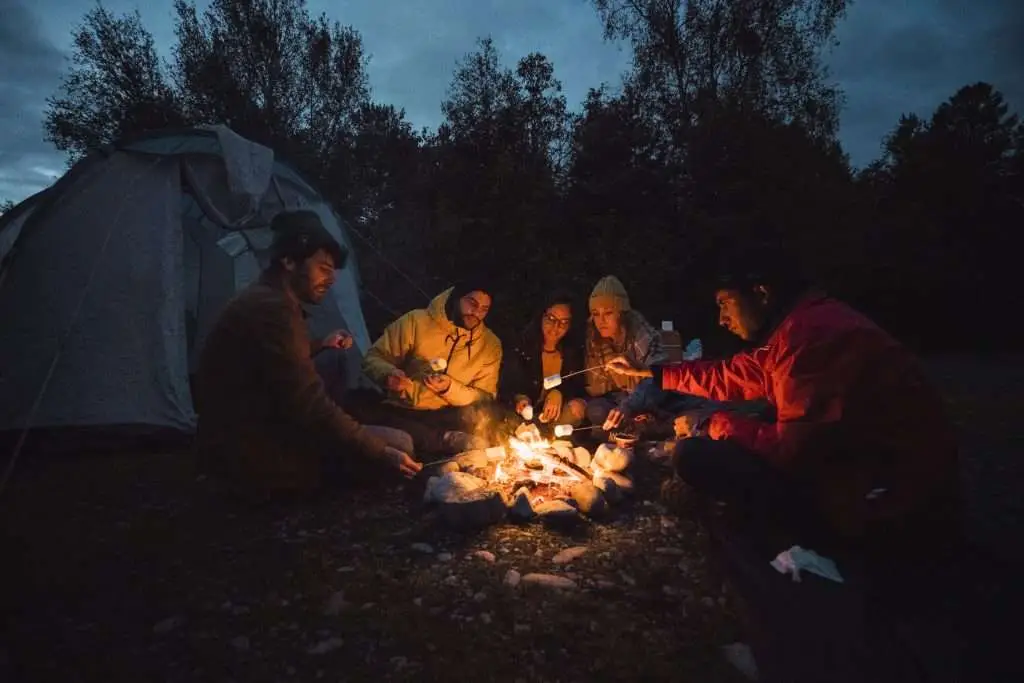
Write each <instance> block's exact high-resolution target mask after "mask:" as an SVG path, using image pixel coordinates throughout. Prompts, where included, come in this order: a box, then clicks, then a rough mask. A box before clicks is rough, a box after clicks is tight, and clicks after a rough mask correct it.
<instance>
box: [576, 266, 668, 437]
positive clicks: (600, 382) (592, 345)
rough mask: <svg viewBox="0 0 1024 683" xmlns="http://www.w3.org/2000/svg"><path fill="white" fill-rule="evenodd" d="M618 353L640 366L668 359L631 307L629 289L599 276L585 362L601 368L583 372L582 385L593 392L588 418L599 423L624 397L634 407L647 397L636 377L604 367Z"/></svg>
mask: <svg viewBox="0 0 1024 683" xmlns="http://www.w3.org/2000/svg"><path fill="white" fill-rule="evenodd" d="M616 357H625V358H629V359H630V362H631V363H634V364H635V365H636V367H643V368H647V367H650V366H652V365H656V364H660V363H664V362H666V361H667V360H668V356H667V354H666V352H665V350H664V348H663V347H662V343H661V335H660V334H658V332H657V330H655V329H654V328H653V327H652V326H651V324H650V323H649V322H647V320H646V319H645V318H644V317H643V316H642V315H641V314H640V313H639V312H638V311H634V310H633V309H632V308H631V307H630V305H629V295H628V294H627V293H626V288H625V287H623V286H622V283H621V282H620V281H619V279H618V278H617V277H615V276H614V275H608V276H606V277H603V278H601V279H600V280H599V281H598V283H597V285H596V286H595V287H594V291H593V292H591V294H590V324H589V325H588V326H587V337H586V360H585V362H584V367H587V368H594V367H599V368H600V369H598V370H592V371H590V372H588V373H586V378H587V379H586V390H587V394H588V395H590V396H591V397H592V398H591V399H590V400H588V401H587V419H588V420H589V421H590V422H591V424H595V425H603V424H604V423H605V421H606V420H607V418H608V415H609V414H610V413H612V412H613V411H618V410H621V409H623V408H624V407H625V406H626V405H627V402H628V404H629V405H630V407H632V408H634V411H633V412H635V408H636V407H638V406H640V405H641V404H643V403H644V402H645V401H646V399H647V397H646V396H645V395H642V394H643V393H644V392H643V389H644V387H641V379H640V378H636V377H630V376H627V375H622V374H617V373H614V372H610V371H608V370H606V369H604V365H605V364H606V363H608V362H609V361H611V360H612V359H613V358H616ZM650 384H651V383H650V382H647V385H650ZM645 386H646V385H645ZM638 388H640V391H639V392H638V391H637V390H638Z"/></svg>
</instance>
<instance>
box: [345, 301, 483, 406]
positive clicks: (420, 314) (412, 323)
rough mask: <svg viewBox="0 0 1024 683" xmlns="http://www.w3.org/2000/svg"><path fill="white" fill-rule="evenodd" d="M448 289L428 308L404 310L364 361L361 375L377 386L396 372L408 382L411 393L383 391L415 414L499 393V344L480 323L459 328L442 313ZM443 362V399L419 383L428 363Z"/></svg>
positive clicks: (474, 401)
mask: <svg viewBox="0 0 1024 683" xmlns="http://www.w3.org/2000/svg"><path fill="white" fill-rule="evenodd" d="M451 293H452V289H447V290H445V291H444V292H442V293H441V294H438V295H437V296H436V297H434V300H433V301H431V302H430V306H428V307H427V308H419V309H416V310H414V311H409V312H408V313H406V314H405V315H403V316H402V317H401V318H399V319H398V320H396V321H395V322H393V323H391V324H390V325H388V326H387V327H386V328H385V329H384V334H382V335H381V336H380V338H379V339H378V340H377V341H376V342H374V344H373V346H371V347H370V350H369V351H367V353H366V357H365V358H364V359H363V372H365V373H366V375H367V377H369V378H370V379H371V380H373V381H374V382H375V383H377V384H378V385H379V386H381V387H386V382H387V378H388V375H389V374H391V372H392V371H394V370H395V369H396V368H397V369H400V370H402V371H403V372H404V373H405V374H406V375H408V376H409V377H410V378H411V379H412V380H413V384H414V386H413V389H412V391H411V392H409V391H403V392H401V393H400V394H399V393H396V392H388V399H387V400H388V402H389V403H392V404H395V405H399V406H402V407H404V408H413V409H415V410H436V409H438V408H444V407H447V406H468V405H470V404H473V403H477V402H479V401H488V400H492V399H494V398H495V396H496V395H497V393H498V375H499V371H500V368H501V354H502V351H501V341H500V340H499V339H498V337H497V336H496V335H495V334H494V333H493V332H491V331H490V330H489V329H487V327H485V326H484V325H483V323H481V324H480V325H479V326H478V327H477V328H476V329H475V330H473V331H472V332H470V331H469V330H466V329H463V328H461V327H458V326H456V325H455V323H453V322H452V321H451V320H449V319H448V315H447V313H446V312H445V305H446V304H447V303H448V297H449V295H450V294H451ZM437 358H443V359H444V360H445V361H447V363H448V369H447V370H446V371H445V372H446V373H447V375H448V376H449V377H451V380H452V383H451V387H450V388H449V389H448V391H446V392H445V393H444V394H443V395H441V394H437V393H435V392H433V391H431V390H430V389H428V388H427V387H426V385H424V384H423V378H424V377H426V376H427V375H428V374H430V372H431V369H430V361H431V360H434V359H437Z"/></svg>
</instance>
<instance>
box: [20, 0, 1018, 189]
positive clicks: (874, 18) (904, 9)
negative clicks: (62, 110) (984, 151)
mask: <svg viewBox="0 0 1024 683" xmlns="http://www.w3.org/2000/svg"><path fill="white" fill-rule="evenodd" d="M103 4H104V5H105V6H106V7H107V8H108V9H110V10H111V11H113V12H114V13H115V14H118V15H120V14H122V13H124V12H129V11H132V10H134V9H135V8H136V7H137V6H138V2H137V0H104V3H103ZM205 4H206V3H205V2H200V3H199V5H200V7H203V6H205ZM92 6H93V2H92V0H34V1H33V2H25V1H24V0H0V16H2V21H0V65H2V66H0V200H3V199H12V200H14V201H19V200H21V199H23V198H24V197H26V196H28V195H29V194H32V193H33V192H36V191H38V190H40V189H42V188H43V187H45V186H47V185H49V184H50V183H51V182H52V181H53V180H54V179H55V178H56V177H57V176H59V175H60V174H61V173H62V172H63V170H64V168H65V160H64V155H63V154H61V153H59V152H57V151H56V150H54V149H53V147H52V145H50V144H49V143H47V142H45V141H44V139H43V129H42V120H43V114H44V110H45V106H46V98H47V97H48V96H50V95H52V94H54V92H55V91H56V88H57V86H58V84H59V81H60V74H61V72H62V70H63V69H65V68H66V66H67V55H68V54H69V48H70V42H71V31H72V28H73V27H74V26H75V25H77V24H78V23H79V22H80V21H81V18H82V16H83V15H84V13H85V12H86V11H88V9H89V8H90V7H92ZM309 8H310V10H311V13H312V14H319V13H320V12H321V11H326V12H327V14H328V16H329V17H330V18H331V19H335V20H338V21H340V22H341V23H343V24H350V25H352V26H353V27H355V28H356V29H357V30H358V31H359V32H360V33H361V34H362V36H363V40H364V44H365V48H366V51H367V53H368V54H369V56H370V58H371V60H370V65H369V75H370V84H371V86H372V88H373V97H374V99H375V100H377V101H381V102H386V103H390V104H394V105H396V106H398V107H404V108H405V110H406V115H407V117H408V119H409V120H410V121H411V122H412V124H413V126H414V128H416V129H419V128H420V127H422V126H429V127H434V126H436V125H437V124H438V123H439V122H440V121H441V108H440V103H441V100H442V99H443V97H444V94H445V90H446V88H447V87H448V84H449V83H450V81H451V77H452V72H453V70H454V68H455V65H456V62H457V61H458V60H459V59H461V58H462V57H463V56H464V55H465V54H466V53H467V52H470V51H472V50H474V49H475V40H476V38H477V37H480V36H484V35H487V34H490V35H491V36H493V38H494V41H495V45H496V46H497V47H498V49H499V50H500V51H501V54H502V57H503V59H504V60H505V63H506V65H507V66H514V63H515V60H517V59H518V58H519V57H521V56H523V55H525V54H527V53H528V52H531V51H539V52H542V53H544V54H545V55H547V56H548V57H549V58H550V59H551V60H552V61H553V63H554V65H555V74H556V77H557V78H559V80H561V81H562V84H563V86H564V88H565V94H566V97H567V99H568V101H569V103H570V106H573V107H578V105H579V104H580V103H581V102H582V101H583V99H584V97H585V95H586V93H587V89H588V88H590V87H594V86H597V85H600V84H601V83H602V82H608V83H610V84H612V85H617V84H618V83H619V80H620V74H622V73H623V72H624V71H626V70H627V69H628V67H629V57H630V55H629V47H628V45H624V44H623V45H619V44H611V43H607V42H605V41H604V40H603V37H602V27H601V24H600V21H599V19H598V16H597V12H596V11H595V10H594V9H593V6H592V5H591V4H590V3H589V2H587V1H586V0H434V1H431V2H428V1H425V0H347V1H345V0H342V1H335V2H325V1H318V0H311V1H310V2H309ZM140 11H141V15H142V18H143V22H144V24H145V26H146V27H147V28H148V29H149V30H150V31H151V32H152V33H153V36H154V39H155V40H156V42H157V46H158V49H159V50H160V51H161V54H162V56H165V57H169V54H170V48H171V46H172V45H173V43H174V33H173V30H174V23H173V18H172V12H173V9H172V5H171V2H170V1H169V0H166V1H164V2H151V3H149V4H145V5H143V8H142V9H141V10H140ZM837 37H838V39H839V45H838V47H836V48H835V49H834V50H832V51H831V53H830V54H829V55H828V59H827V61H828V64H829V66H830V68H831V71H832V76H833V78H834V79H835V80H836V81H837V82H838V84H839V85H840V87H841V88H842V89H843V90H844V91H845V95H846V104H845V107H844V109H843V112H842V125H841V132H840V137H841V140H842V143H843V146H844V148H845V149H846V151H847V152H848V153H849V154H850V157H851V160H852V162H853V164H854V165H855V166H858V167H859V166H863V165H865V164H867V163H868V162H870V161H871V160H872V159H874V158H876V157H877V156H878V153H879V145H880V142H881V138H882V136H883V135H885V134H886V133H887V132H888V131H889V130H891V129H892V127H893V126H894V125H895V124H896V122H897V120H898V118H899V116H900V114H901V113H905V112H917V113H919V114H921V115H923V116H928V115H929V114H930V113H931V112H932V110H933V109H934V108H935V107H936V106H937V105H938V104H940V103H941V102H942V101H943V100H945V99H947V98H948V97H949V96H950V95H952V94H953V93H954V92H955V91H956V89H957V88H959V87H960V86H963V85H966V84H968V83H971V82H975V81H979V80H984V81H988V82H991V83H992V84H993V85H995V87H996V88H998V89H999V90H1001V91H1002V92H1003V94H1004V95H1005V96H1006V97H1007V99H1008V101H1009V102H1010V104H1011V107H1013V108H1015V110H1017V111H1020V110H1021V109H1022V108H1024V107H1022V105H1024V68H1022V66H1024V40H1022V37H1024V1H1022V0H855V1H854V2H853V3H852V6H851V8H850V10H849V12H848V14H847V17H846V18H845V19H844V20H842V23H841V24H840V26H839V29H838V36H837Z"/></svg>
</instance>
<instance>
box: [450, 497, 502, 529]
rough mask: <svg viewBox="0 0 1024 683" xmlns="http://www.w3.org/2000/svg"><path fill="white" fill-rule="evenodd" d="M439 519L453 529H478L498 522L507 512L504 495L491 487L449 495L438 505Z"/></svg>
mask: <svg viewBox="0 0 1024 683" xmlns="http://www.w3.org/2000/svg"><path fill="white" fill-rule="evenodd" d="M440 511H441V519H443V520H444V522H445V523H446V524H447V525H448V526H450V527H452V528H455V529H478V528H480V527H485V526H488V525H490V524H495V523H497V522H500V521H501V520H502V519H504V518H505V515H506V514H507V512H508V506H507V505H506V503H505V499H504V497H502V495H501V493H500V492H498V491H493V490H491V489H476V490H472V491H464V492H461V493H459V495H457V496H453V495H450V496H448V500H445V501H442V502H441V506H440Z"/></svg>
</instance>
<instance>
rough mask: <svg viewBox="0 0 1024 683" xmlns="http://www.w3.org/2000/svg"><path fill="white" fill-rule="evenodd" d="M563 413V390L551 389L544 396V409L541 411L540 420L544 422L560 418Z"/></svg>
mask: <svg viewBox="0 0 1024 683" xmlns="http://www.w3.org/2000/svg"><path fill="white" fill-rule="evenodd" d="M561 414H562V392H560V391H549V392H548V395H547V396H546V397H545V398H544V409H543V410H542V411H541V413H540V421H541V422H544V423H548V422H551V421H552V420H556V419H558V416H559V415H561Z"/></svg>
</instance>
